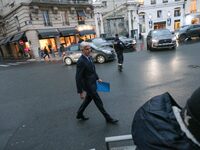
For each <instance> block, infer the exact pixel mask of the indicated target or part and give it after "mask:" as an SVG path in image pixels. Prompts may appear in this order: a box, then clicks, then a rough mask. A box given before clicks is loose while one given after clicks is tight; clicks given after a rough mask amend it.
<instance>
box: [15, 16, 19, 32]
mask: <svg viewBox="0 0 200 150" xmlns="http://www.w3.org/2000/svg"><path fill="white" fill-rule="evenodd" d="M14 20H15V23H16V25H17V30H18V31H20V30H21V27H20V23H19V19H18V16H15V18H14Z"/></svg>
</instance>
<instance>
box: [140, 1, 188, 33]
mask: <svg viewBox="0 0 200 150" xmlns="http://www.w3.org/2000/svg"><path fill="white" fill-rule="evenodd" d="M184 10H185V1H184V0H148V1H144V3H143V5H141V6H140V7H139V10H138V16H139V25H140V31H141V33H142V34H143V35H144V36H146V35H147V34H148V32H149V31H150V30H152V29H163V28H167V29H169V30H170V31H174V30H177V29H179V28H180V26H182V25H184V16H185V11H184Z"/></svg>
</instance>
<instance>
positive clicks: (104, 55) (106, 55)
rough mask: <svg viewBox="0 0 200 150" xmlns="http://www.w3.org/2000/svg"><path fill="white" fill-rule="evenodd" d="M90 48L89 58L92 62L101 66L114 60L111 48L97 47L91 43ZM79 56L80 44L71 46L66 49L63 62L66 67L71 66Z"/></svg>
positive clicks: (80, 53)
mask: <svg viewBox="0 0 200 150" xmlns="http://www.w3.org/2000/svg"><path fill="white" fill-rule="evenodd" d="M90 47H91V49H92V51H91V56H92V58H93V61H94V62H97V63H100V64H102V63H105V62H107V61H112V60H114V59H115V58H116V55H115V52H114V49H113V48H111V47H103V48H102V47H97V46H96V45H94V44H93V43H90ZM81 55H82V52H81V50H80V44H74V45H71V46H69V47H67V48H66V51H65V54H64V55H63V62H64V63H65V64H66V65H72V64H73V63H76V62H77V61H78V59H79V57H80V56H81Z"/></svg>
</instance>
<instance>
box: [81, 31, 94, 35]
mask: <svg viewBox="0 0 200 150" xmlns="http://www.w3.org/2000/svg"><path fill="white" fill-rule="evenodd" d="M79 34H80V36H83V35H88V34H96V33H95V31H94V30H83V31H79Z"/></svg>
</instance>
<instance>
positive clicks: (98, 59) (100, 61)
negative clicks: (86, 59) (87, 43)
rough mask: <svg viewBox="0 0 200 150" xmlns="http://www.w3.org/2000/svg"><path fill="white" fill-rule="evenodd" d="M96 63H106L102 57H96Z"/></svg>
mask: <svg viewBox="0 0 200 150" xmlns="http://www.w3.org/2000/svg"><path fill="white" fill-rule="evenodd" d="M96 61H97V62H98V63H100V64H103V63H104V62H105V61H106V58H105V57H104V56H103V55H97V57H96Z"/></svg>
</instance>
